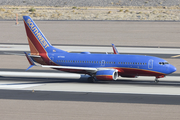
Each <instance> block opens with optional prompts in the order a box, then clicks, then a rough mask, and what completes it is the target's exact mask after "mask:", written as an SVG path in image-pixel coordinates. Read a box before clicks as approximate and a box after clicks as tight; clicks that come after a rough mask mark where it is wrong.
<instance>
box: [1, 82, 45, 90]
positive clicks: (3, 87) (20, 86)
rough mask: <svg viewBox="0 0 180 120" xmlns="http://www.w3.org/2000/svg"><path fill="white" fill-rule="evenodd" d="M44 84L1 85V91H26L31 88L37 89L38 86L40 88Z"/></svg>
mask: <svg viewBox="0 0 180 120" xmlns="http://www.w3.org/2000/svg"><path fill="white" fill-rule="evenodd" d="M40 85H42V84H17V83H15V84H13V83H12V84H9V83H8V84H5V83H4V84H0V89H25V88H29V87H36V86H40Z"/></svg>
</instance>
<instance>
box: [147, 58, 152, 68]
mask: <svg viewBox="0 0 180 120" xmlns="http://www.w3.org/2000/svg"><path fill="white" fill-rule="evenodd" d="M148 69H153V60H152V59H150V60H149V62H148Z"/></svg>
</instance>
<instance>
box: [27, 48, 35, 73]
mask: <svg viewBox="0 0 180 120" xmlns="http://www.w3.org/2000/svg"><path fill="white" fill-rule="evenodd" d="M24 54H25V55H26V58H27V60H28V62H29V64H30V66H29V67H28V68H27V69H26V70H29V69H30V68H32V67H33V66H35V65H36V64H35V63H34V61H33V60H32V59H31V57H30V56H28V54H27V53H26V52H24Z"/></svg>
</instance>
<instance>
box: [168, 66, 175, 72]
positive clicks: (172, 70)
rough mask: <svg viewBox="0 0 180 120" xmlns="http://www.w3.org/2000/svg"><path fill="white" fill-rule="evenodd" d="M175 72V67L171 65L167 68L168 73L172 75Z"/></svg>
mask: <svg viewBox="0 0 180 120" xmlns="http://www.w3.org/2000/svg"><path fill="white" fill-rule="evenodd" d="M175 71H176V67H174V66H173V65H170V66H169V72H170V73H173V72H175Z"/></svg>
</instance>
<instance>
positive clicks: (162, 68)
mask: <svg viewBox="0 0 180 120" xmlns="http://www.w3.org/2000/svg"><path fill="white" fill-rule="evenodd" d="M23 19H24V25H25V29H26V34H27V39H28V42H29V47H30V52H31V53H30V54H27V53H25V55H26V57H27V59H28V61H29V63H30V64H31V65H30V67H29V68H28V69H30V68H31V67H32V66H41V67H46V68H47V67H48V68H52V69H56V70H61V71H65V72H71V73H79V74H88V75H89V76H90V77H89V78H88V81H91V82H93V81H94V80H117V78H118V77H119V76H121V77H131V78H134V77H138V76H154V77H155V82H158V78H163V77H165V76H166V75H168V74H171V73H173V72H175V71H176V68H175V67H174V66H173V65H171V64H169V63H168V62H167V61H166V60H164V59H161V58H158V57H152V56H144V55H126V54H119V53H118V51H117V49H116V47H115V45H114V44H112V47H113V51H114V54H91V53H89V52H82V53H69V52H66V51H64V50H61V49H58V48H55V47H53V46H52V45H51V44H50V43H49V41H48V40H47V39H46V37H45V36H44V34H43V33H42V32H41V31H40V29H39V28H38V26H37V25H36V24H35V22H34V21H33V20H32V19H31V18H30V17H29V16H23ZM34 62H36V63H39V64H40V65H36V64H35V63H34ZM28 69H27V70H28Z"/></svg>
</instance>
